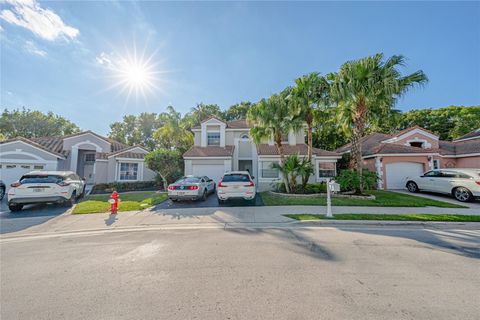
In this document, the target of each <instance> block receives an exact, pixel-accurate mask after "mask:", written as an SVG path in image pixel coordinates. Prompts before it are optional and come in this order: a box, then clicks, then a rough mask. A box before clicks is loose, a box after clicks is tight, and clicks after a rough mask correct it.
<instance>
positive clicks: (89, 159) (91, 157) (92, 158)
mask: <svg viewBox="0 0 480 320" xmlns="http://www.w3.org/2000/svg"><path fill="white" fill-rule="evenodd" d="M85 162H95V153H87V154H86V155H85Z"/></svg>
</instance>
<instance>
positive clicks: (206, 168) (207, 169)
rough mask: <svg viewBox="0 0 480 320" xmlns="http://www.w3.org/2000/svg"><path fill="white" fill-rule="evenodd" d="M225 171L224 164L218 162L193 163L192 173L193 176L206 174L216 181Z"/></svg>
mask: <svg viewBox="0 0 480 320" xmlns="http://www.w3.org/2000/svg"><path fill="white" fill-rule="evenodd" d="M224 173H225V166H223V165H218V164H193V165H192V174H193V175H194V176H201V177H202V176H207V177H209V178H210V179H212V180H213V181H215V182H218V181H219V180H220V179H221V178H222V176H223V174H224Z"/></svg>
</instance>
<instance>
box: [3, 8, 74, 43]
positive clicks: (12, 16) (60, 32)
mask: <svg viewBox="0 0 480 320" xmlns="http://www.w3.org/2000/svg"><path fill="white" fill-rule="evenodd" d="M2 2H5V3H8V4H10V5H11V7H10V8H9V9H4V10H2V11H1V12H0V18H2V19H3V20H5V21H7V22H9V23H11V24H14V25H17V26H20V27H24V28H26V29H28V30H30V31H32V32H33V33H34V34H36V35H37V36H39V37H41V38H43V39H46V40H49V41H54V40H57V39H59V38H63V39H65V40H71V39H74V38H75V37H76V36H78V34H79V33H80V32H79V31H78V29H75V28H73V27H71V26H68V25H66V24H65V23H64V22H63V20H62V18H60V17H59V16H58V15H57V14H56V13H55V12H53V11H52V10H50V9H44V8H42V7H40V4H39V3H38V2H37V1H36V0H2Z"/></svg>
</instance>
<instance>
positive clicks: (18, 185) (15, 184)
mask: <svg viewBox="0 0 480 320" xmlns="http://www.w3.org/2000/svg"><path fill="white" fill-rule="evenodd" d="M21 185H22V184H21V183H20V182H14V183H12V184H11V185H10V187H12V188H16V187H20V186H21Z"/></svg>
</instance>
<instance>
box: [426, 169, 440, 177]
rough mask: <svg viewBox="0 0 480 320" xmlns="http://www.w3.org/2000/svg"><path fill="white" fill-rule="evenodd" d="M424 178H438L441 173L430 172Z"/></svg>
mask: <svg viewBox="0 0 480 320" xmlns="http://www.w3.org/2000/svg"><path fill="white" fill-rule="evenodd" d="M423 176H424V177H430V178H433V177H438V176H440V172H438V171H428V172H427V173H425V174H424V175H423Z"/></svg>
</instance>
